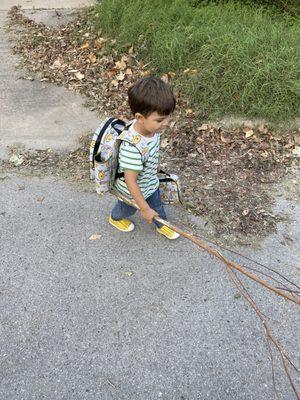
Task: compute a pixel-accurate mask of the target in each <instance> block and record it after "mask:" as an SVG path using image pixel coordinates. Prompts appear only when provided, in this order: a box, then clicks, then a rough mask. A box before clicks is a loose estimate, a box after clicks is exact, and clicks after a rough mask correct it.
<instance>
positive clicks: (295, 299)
mask: <svg viewBox="0 0 300 400" xmlns="http://www.w3.org/2000/svg"><path fill="white" fill-rule="evenodd" d="M111 193H112V194H113V195H114V196H116V197H117V198H119V199H120V200H122V201H124V202H125V203H127V204H129V205H131V206H133V207H135V208H137V209H139V207H138V205H137V204H136V203H135V202H134V201H133V200H130V199H128V198H127V197H125V196H123V195H122V194H121V193H119V192H117V191H115V190H111ZM155 220H156V221H157V222H160V223H161V224H163V225H166V226H168V227H169V228H171V229H173V230H174V231H175V232H177V233H179V234H180V235H181V236H183V237H185V238H187V239H189V240H190V241H191V242H193V243H195V244H196V245H197V246H199V247H201V248H202V249H204V250H206V251H207V252H209V253H210V254H212V255H213V256H215V257H216V258H218V259H219V260H221V261H223V262H224V263H225V264H226V265H227V266H228V267H230V268H233V269H235V270H237V271H239V272H240V273H242V274H243V275H245V276H247V277H248V278H250V279H252V280H253V281H255V282H257V283H259V284H260V285H262V286H264V287H266V288H267V289H269V290H270V291H272V292H274V293H276V294H278V295H279V296H281V297H284V298H285V299H286V300H289V301H291V302H293V303H295V304H298V305H300V297H299V296H297V297H296V296H291V295H290V294H289V293H286V292H284V291H283V290H281V289H278V288H276V287H274V286H272V285H270V284H269V283H268V282H266V281H264V280H262V279H261V278H259V277H257V276H256V275H254V274H252V273H251V272H249V271H247V270H246V269H245V268H244V267H242V266H241V265H239V264H237V263H236V262H233V261H230V260H228V259H227V258H226V257H225V256H223V254H221V253H220V252H219V251H217V250H215V249H214V248H212V247H210V246H208V245H207V244H206V243H205V242H203V241H202V240H200V239H199V238H197V237H196V236H194V235H193V234H190V233H187V232H185V231H183V230H182V229H180V228H178V227H177V226H174V225H172V224H171V223H170V222H169V221H165V220H163V219H162V218H159V217H156V218H155Z"/></svg>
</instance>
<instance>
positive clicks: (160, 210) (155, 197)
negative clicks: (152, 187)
mask: <svg viewBox="0 0 300 400" xmlns="http://www.w3.org/2000/svg"><path fill="white" fill-rule="evenodd" d="M146 201H147V203H148V204H149V206H150V207H151V208H152V209H153V210H155V211H156V212H157V214H158V215H159V216H160V218H162V219H167V215H166V212H165V209H164V206H163V204H162V202H161V198H160V191H159V189H157V190H156V191H155V192H154V193H153V194H152V195H151V196H150V197H148V198H147V199H146ZM153 222H154V224H155V225H156V226H157V227H158V228H161V227H162V226H163V225H162V224H160V223H159V222H156V221H153Z"/></svg>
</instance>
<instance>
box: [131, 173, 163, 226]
mask: <svg viewBox="0 0 300 400" xmlns="http://www.w3.org/2000/svg"><path fill="white" fill-rule="evenodd" d="M138 174H139V173H138V172H137V171H131V170H128V169H126V170H125V172H124V176H125V183H126V185H127V188H128V190H129V192H130V194H131V195H132V197H133V198H134V200H135V202H136V204H137V205H138V206H139V208H140V211H141V215H142V217H143V218H144V219H145V220H146V221H147V222H148V223H149V224H151V223H152V222H153V218H154V217H157V216H158V214H157V212H156V211H154V210H153V209H152V208H151V207H149V204H148V203H147V202H146V200H145V199H144V196H143V195H142V192H141V189H140V188H139V185H138V184H137V177H138Z"/></svg>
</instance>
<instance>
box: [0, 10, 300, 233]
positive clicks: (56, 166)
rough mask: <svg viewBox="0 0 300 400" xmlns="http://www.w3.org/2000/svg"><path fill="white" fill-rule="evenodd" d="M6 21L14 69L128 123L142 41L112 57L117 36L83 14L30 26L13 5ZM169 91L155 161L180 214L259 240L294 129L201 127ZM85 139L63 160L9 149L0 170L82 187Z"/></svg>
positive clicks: (146, 70)
mask: <svg viewBox="0 0 300 400" xmlns="http://www.w3.org/2000/svg"><path fill="white" fill-rule="evenodd" d="M9 18H10V20H9V25H8V27H9V31H10V32H11V34H12V41H13V43H14V45H13V52H14V53H15V54H18V55H20V56H21V60H20V62H19V63H18V65H17V66H16V67H17V68H21V67H25V68H26V69H27V70H28V71H29V72H30V78H31V79H39V80H40V81H41V82H51V83H55V84H57V85H63V86H65V87H67V88H68V89H69V90H71V91H73V92H79V93H81V94H82V95H84V96H85V97H86V103H85V105H86V106H87V107H88V108H89V109H90V110H97V111H98V112H99V115H101V116H102V117H103V116H110V115H113V116H116V117H119V118H122V119H124V120H126V121H128V120H130V119H131V115H130V110H129V108H128V104H127V90H128V88H129V87H130V86H131V85H132V84H133V82H135V81H136V80H137V79H139V78H140V77H144V76H148V75H151V74H156V73H155V71H153V70H152V69H151V63H148V64H145V63H144V62H143V60H141V59H139V49H140V48H141V49H142V48H143V41H142V38H141V41H140V43H139V46H140V47H138V46H137V47H136V48H135V47H134V46H133V45H132V44H131V43H129V44H128V45H126V46H125V47H124V49H123V52H122V53H120V51H119V50H117V49H116V40H114V39H113V40H111V39H110V38H107V37H104V35H102V34H101V32H100V31H98V30H96V29H95V28H94V27H93V26H92V25H90V24H89V17H88V13H86V12H83V13H79V14H78V15H76V17H75V19H74V21H72V22H71V23H69V24H67V25H64V26H60V27H58V28H57V27H56V28H51V27H46V26H45V25H43V24H41V23H36V22H34V21H33V20H30V19H29V18H27V17H26V16H25V15H24V14H23V13H22V11H21V9H20V7H12V8H11V10H10V12H9ZM192 73H194V70H189V69H187V70H184V71H182V74H183V75H184V74H192ZM33 74H34V75H35V76H36V78H33V77H31V75H33ZM174 77H175V73H173V72H166V73H164V74H163V75H161V78H162V79H163V80H164V81H165V82H169V83H171V84H173V83H176V82H175V80H174ZM177 78H178V77H177ZM22 79H26V78H24V77H22ZM173 80H174V81H173ZM175 94H176V97H177V104H178V106H177V110H176V112H175V113H174V115H173V116H172V121H171V123H170V128H169V129H168V130H167V131H166V132H165V133H164V136H163V138H162V142H161V150H162V160H161V164H162V166H163V167H164V168H166V169H167V170H168V171H171V172H175V173H176V172H178V173H179V175H180V177H181V180H182V187H183V201H184V206H185V208H187V209H188V210H190V211H191V212H192V213H194V214H196V215H199V216H202V217H204V218H205V219H206V220H207V221H208V222H210V223H211V224H212V225H213V226H214V230H215V234H216V235H217V236H218V235H226V234H234V235H237V236H245V235H246V236H247V235H253V236H256V237H264V236H266V235H268V234H269V233H271V232H275V231H276V225H277V222H278V221H279V220H281V219H282V218H283V217H282V216H281V215H278V214H273V213H272V205H273V204H274V194H273V192H274V187H275V185H276V184H277V183H279V182H280V181H281V180H282V178H283V177H284V176H285V175H286V174H287V173H289V172H290V171H291V170H292V171H293V170H295V169H296V168H297V166H298V165H299V143H300V141H299V132H297V131H295V130H294V131H289V132H286V133H284V135H280V136H279V135H277V134H276V133H274V131H273V130H272V129H271V127H269V126H268V125H267V124H264V123H262V124H261V125H259V126H257V127H254V126H253V124H252V123H251V122H250V121H249V123H246V124H244V126H241V127H239V128H235V129H226V128H225V127H223V126H222V125H221V124H219V125H218V124H213V123H203V116H202V115H201V112H200V111H198V110H196V109H193V108H192V106H191V104H190V102H189V100H188V99H187V98H184V97H183V96H181V94H180V90H178V89H177V87H176V84H175ZM116 110H118V115H116ZM201 117H202V121H201ZM90 139H91V135H90V134H89V135H85V136H82V137H81V143H80V147H79V148H78V149H77V150H75V151H72V152H70V153H69V154H63V155H62V154H56V153H54V152H52V151H51V149H48V150H35V151H31V152H29V151H27V152H26V151H24V150H22V152H21V154H20V153H19V154H18V152H16V150H15V149H12V150H11V152H12V154H11V163H7V162H2V167H13V168H14V169H15V170H21V169H24V167H26V168H27V169H29V170H31V171H40V172H39V173H42V174H43V173H53V174H55V175H58V176H69V177H70V178H71V179H73V180H75V181H85V182H86V181H87V180H88V179H89V174H88V168H89V167H88V165H89V164H88V147H89V141H90ZM297 183H298V182H297Z"/></svg>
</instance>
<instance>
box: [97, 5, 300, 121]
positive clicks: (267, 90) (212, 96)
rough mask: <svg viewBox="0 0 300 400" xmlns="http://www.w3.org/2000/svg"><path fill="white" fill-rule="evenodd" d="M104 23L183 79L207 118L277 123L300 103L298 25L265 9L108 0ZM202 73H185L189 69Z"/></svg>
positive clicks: (159, 66)
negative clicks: (231, 116)
mask: <svg viewBox="0 0 300 400" xmlns="http://www.w3.org/2000/svg"><path fill="white" fill-rule="evenodd" d="M98 7H99V18H98V20H97V24H98V26H99V27H101V28H102V29H103V30H104V31H105V32H106V33H107V34H109V35H112V36H114V37H116V38H118V44H119V46H120V49H121V47H122V45H124V44H125V43H128V42H131V43H132V44H134V45H135V46H136V47H137V46H140V54H139V55H140V57H142V58H143V59H145V60H147V61H151V63H152V64H151V65H152V66H153V67H154V68H155V70H156V71H157V73H162V72H167V71H173V72H176V74H177V80H175V82H176V84H177V85H178V86H180V87H181V89H182V90H183V91H184V92H185V93H186V94H187V95H188V96H189V97H190V98H191V100H192V102H193V103H194V104H195V105H196V106H197V108H198V109H199V110H201V112H202V113H203V114H204V115H207V116H223V115H227V114H239V115H243V116H247V117H263V118H268V119H271V120H276V119H282V120H287V119H289V118H292V117H295V116H296V115H297V112H298V108H299V97H298V95H299V80H298V79H297V78H298V76H297V74H298V71H299V70H300V65H299V46H298V37H299V27H298V26H297V24H296V23H295V21H294V19H293V18H291V17H289V16H287V15H283V16H280V15H278V14H276V15H274V16H273V15H271V14H270V13H266V12H264V10H263V9H262V8H255V7H251V6H247V5H241V4H238V3H236V2H226V3H224V4H222V5H216V4H208V5H207V6H205V7H196V8H194V7H192V6H191V5H190V3H189V0H102V3H101V4H100V5H99V6H98ZM187 68H190V69H196V70H197V72H196V73H195V74H192V75H189V74H183V73H182V71H183V70H184V69H187Z"/></svg>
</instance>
